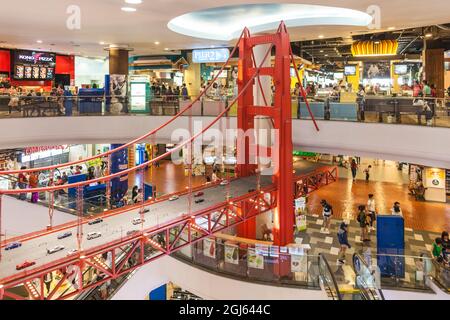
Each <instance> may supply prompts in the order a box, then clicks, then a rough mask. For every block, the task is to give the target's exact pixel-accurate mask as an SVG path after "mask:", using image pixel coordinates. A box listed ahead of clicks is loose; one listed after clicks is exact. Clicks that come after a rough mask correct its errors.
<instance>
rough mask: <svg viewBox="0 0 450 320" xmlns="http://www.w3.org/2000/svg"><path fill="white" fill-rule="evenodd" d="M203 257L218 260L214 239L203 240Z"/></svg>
mask: <svg viewBox="0 0 450 320" xmlns="http://www.w3.org/2000/svg"><path fill="white" fill-rule="evenodd" d="M203 255H204V256H206V257H210V258H213V259H215V258H216V241H215V240H212V239H203Z"/></svg>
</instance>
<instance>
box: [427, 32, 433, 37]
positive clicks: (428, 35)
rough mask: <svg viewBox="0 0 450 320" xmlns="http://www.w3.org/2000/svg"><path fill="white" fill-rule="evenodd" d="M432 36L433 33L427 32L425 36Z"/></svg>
mask: <svg viewBox="0 0 450 320" xmlns="http://www.w3.org/2000/svg"><path fill="white" fill-rule="evenodd" d="M432 36H433V34H432V33H426V34H425V37H426V38H431V37H432Z"/></svg>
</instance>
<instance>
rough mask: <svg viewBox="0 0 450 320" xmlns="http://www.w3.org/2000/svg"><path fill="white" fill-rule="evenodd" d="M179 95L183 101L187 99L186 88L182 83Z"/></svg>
mask: <svg viewBox="0 0 450 320" xmlns="http://www.w3.org/2000/svg"><path fill="white" fill-rule="evenodd" d="M181 95H182V96H183V100H187V99H188V96H189V94H188V89H187V87H186V83H183V86H182V87H181Z"/></svg>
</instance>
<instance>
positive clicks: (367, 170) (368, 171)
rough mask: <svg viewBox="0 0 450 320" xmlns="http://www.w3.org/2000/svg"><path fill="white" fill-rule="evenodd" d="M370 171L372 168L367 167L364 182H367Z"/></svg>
mask: <svg viewBox="0 0 450 320" xmlns="http://www.w3.org/2000/svg"><path fill="white" fill-rule="evenodd" d="M371 169H372V166H371V165H369V166H368V167H367V168H366V169H365V170H364V173H365V174H366V182H369V179H370V170H371Z"/></svg>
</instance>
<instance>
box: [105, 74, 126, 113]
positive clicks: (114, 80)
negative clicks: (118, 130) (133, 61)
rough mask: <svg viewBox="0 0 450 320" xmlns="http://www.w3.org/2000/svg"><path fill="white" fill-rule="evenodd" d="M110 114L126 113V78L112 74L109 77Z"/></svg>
mask: <svg viewBox="0 0 450 320" xmlns="http://www.w3.org/2000/svg"><path fill="white" fill-rule="evenodd" d="M109 81H110V95H111V107H110V108H111V109H110V110H111V112H112V113H115V114H117V113H121V112H126V111H127V110H126V100H127V93H128V76H127V75H123V74H112V75H110V76H109Z"/></svg>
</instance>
